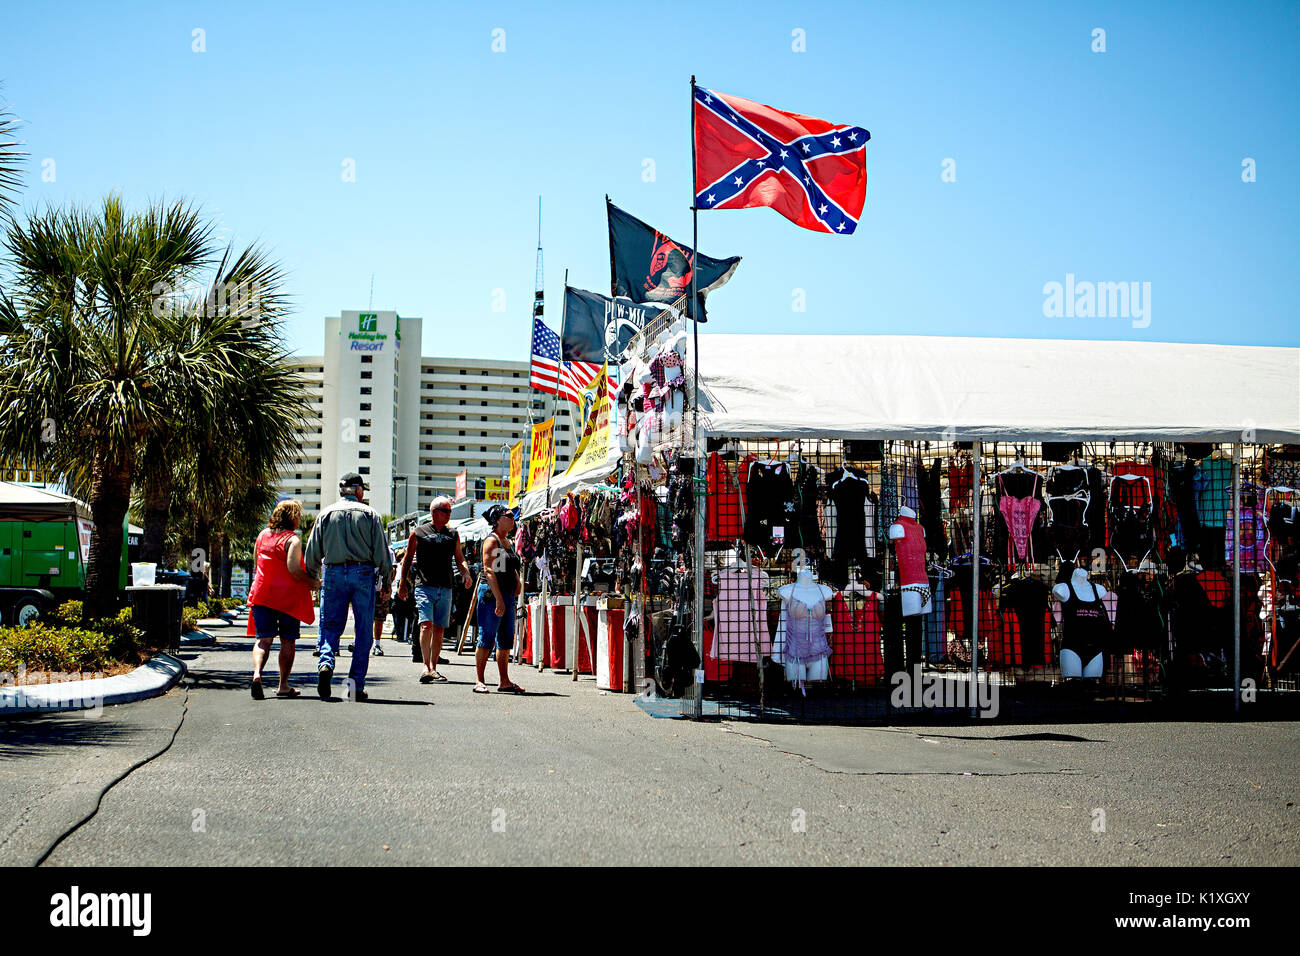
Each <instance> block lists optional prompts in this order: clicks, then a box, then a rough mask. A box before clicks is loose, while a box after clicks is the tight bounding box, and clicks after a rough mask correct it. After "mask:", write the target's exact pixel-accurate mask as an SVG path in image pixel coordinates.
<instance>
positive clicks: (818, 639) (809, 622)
mask: <svg viewBox="0 0 1300 956" xmlns="http://www.w3.org/2000/svg"><path fill="white" fill-rule="evenodd" d="M805 591H807V592H808V593H807V595H806V596H807V597H809V598H811V597H812V595H813V593H814V592H815V593H816V595H817V597H816V598H815V599H814V600H812V601H811V603H809V602H808V601H805V599H804V597H805V596H804V593H803V592H805ZM781 623H782V624H783V625H784V630H785V646H784V648H783V660H784V662H785V663H786V664H811V663H813V662H815V661H817V660H818V659H819V658H824V657H829V656H830V653H831V645H830V642H829V641H827V639H826V625H827V624H829V623H830V613H829V611H828V610H827V607H826V596H825V594H824V593H823V592H822V589H821V587H820V586H816V587H813V588H802V587H799V586H798V585H796V586H794V587H793V588H792V590H791V591H790V596H789V597H787V598H784V599H783V600H782V602H781Z"/></svg>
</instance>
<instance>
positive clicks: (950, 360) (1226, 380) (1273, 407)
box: [688, 334, 1300, 443]
mask: <svg viewBox="0 0 1300 956" xmlns="http://www.w3.org/2000/svg"><path fill="white" fill-rule="evenodd" d="M693 361H694V360H693V358H691V359H688V362H690V363H693ZM700 376H701V379H702V381H703V384H704V387H705V390H706V393H707V400H706V403H705V405H704V407H703V409H702V412H701V419H700V427H701V430H702V431H704V430H707V433H708V434H710V435H716V436H728V437H736V438H773V439H795V438H803V439H813V438H855V439H856V438H894V439H920V440H931V441H934V440H945V439H946V440H953V441H976V440H978V441H1009V442H1020V441H1024V442H1031V441H1074V440H1088V441H1214V442H1237V441H1243V442H1259V443H1268V442H1300V349H1295V348H1272V347H1270V348H1264V347H1258V346H1239V345H1187V344H1176V343H1165V342H1101V341H1099V342H1093V341H1069V340H1059V339H1041V340H1039V339H992V338H943V337H932V336H908V335H731V334H702V335H701V336H700Z"/></svg>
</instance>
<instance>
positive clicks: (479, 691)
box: [474, 686, 492, 694]
mask: <svg viewBox="0 0 1300 956" xmlns="http://www.w3.org/2000/svg"><path fill="white" fill-rule="evenodd" d="M474 693H476V694H490V693H492V692H491V691H490V690H488V689H487V687H486V686H483V687H475V688H474Z"/></svg>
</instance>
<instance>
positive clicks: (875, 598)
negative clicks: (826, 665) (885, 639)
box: [831, 591, 885, 682]
mask: <svg viewBox="0 0 1300 956" xmlns="http://www.w3.org/2000/svg"><path fill="white" fill-rule="evenodd" d="M880 623H881V620H880V595H879V594H877V593H876V592H875V591H870V592H865V593H864V592H861V591H857V592H854V591H844V592H841V593H839V594H836V595H835V597H834V598H832V599H831V629H832V637H833V639H834V642H835V650H834V653H833V654H832V655H831V676H832V677H834V678H835V679H836V680H856V681H868V682H879V681H881V680H883V679H884V676H885V665H884V661H883V660H882V658H881V655H880Z"/></svg>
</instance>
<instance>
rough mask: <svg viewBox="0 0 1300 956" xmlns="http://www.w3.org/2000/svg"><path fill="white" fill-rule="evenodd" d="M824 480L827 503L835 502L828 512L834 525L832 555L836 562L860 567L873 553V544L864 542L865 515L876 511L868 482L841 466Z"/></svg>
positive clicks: (865, 529) (865, 540)
mask: <svg viewBox="0 0 1300 956" xmlns="http://www.w3.org/2000/svg"><path fill="white" fill-rule="evenodd" d="M826 484H827V488H828V492H827V498H828V501H829V504H831V505H833V506H834V510H833V513H832V515H831V516H832V517H833V518H834V520H833V522H831V524H833V526H834V529H835V530H834V550H833V551H832V557H833V559H834V561H835V563H836V564H839V565H842V566H844V567H846V568H847V567H848V565H849V563H850V562H857V564H858V566H859V567H863V566H865V564H866V559H867V558H868V557H873V556H874V555H875V546H874V544H873V545H871V546H870V547H868V545H867V532H868V525H867V516H868V513H871V514H873V515H874V512H875V502H874V501H872V498H873V497H874V496H873V495H872V494H871V486H870V485H869V484H868V483H867V479H866V478H865V477H864V476H862V475H860V474H858V473H856V472H853V471H845V470H844V469H843V468H836V469H835V470H834V471H832V472H831V473H830V475H829V477H828V478H827V479H826ZM871 530H874V529H871Z"/></svg>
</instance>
